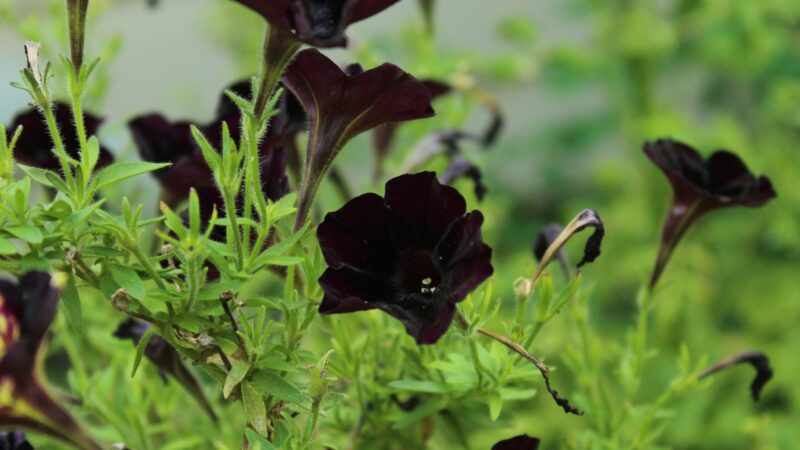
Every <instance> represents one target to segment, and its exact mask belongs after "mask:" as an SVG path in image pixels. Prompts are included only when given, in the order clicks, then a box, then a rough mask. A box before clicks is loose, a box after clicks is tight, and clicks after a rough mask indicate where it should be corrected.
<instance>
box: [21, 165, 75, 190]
mask: <svg viewBox="0 0 800 450" xmlns="http://www.w3.org/2000/svg"><path fill="white" fill-rule="evenodd" d="M17 167H19V168H20V169H22V171H23V172H25V174H26V175H28V176H29V177H31V178H33V181H35V182H37V183H39V184H43V185H45V186H50V187H52V188H56V189H60V187H66V186H65V185H64V182H63V181H61V177H59V176H58V174H57V173H55V172H53V171H52V170H47V169H40V168H38V167H33V166H26V165H24V164H17ZM53 177H55V178H57V179H58V180H59V181H60V185H59V183H58V182H55V183H54V182H53Z"/></svg>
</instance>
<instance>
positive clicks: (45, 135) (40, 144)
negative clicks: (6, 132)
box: [9, 102, 114, 171]
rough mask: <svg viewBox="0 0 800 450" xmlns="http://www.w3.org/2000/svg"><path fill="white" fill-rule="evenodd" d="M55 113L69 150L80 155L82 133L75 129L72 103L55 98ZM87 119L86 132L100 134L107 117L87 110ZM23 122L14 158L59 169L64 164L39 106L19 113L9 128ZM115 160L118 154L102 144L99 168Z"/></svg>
mask: <svg viewBox="0 0 800 450" xmlns="http://www.w3.org/2000/svg"><path fill="white" fill-rule="evenodd" d="M53 114H54V116H55V118H56V124H57V125H58V129H59V130H61V138H62V140H63V141H64V147H65V150H66V151H67V154H68V155H69V156H71V157H73V158H75V159H79V156H80V144H79V142H78V133H77V131H76V130H75V123H74V122H73V120H72V111H71V110H70V107H69V105H67V104H65V103H61V102H54V103H53ZM83 120H84V126H85V127H86V133H87V135H89V136H91V135H93V134H96V133H97V129H98V128H100V124H101V123H102V122H103V119H101V118H99V117H97V116H94V115H91V114H84V119H83ZM20 125H22V127H23V129H22V134H21V135H20V138H19V141H18V142H17V146H16V148H15V150H14V159H16V160H17V162H19V163H20V164H25V165H27V166H34V167H38V168H41V169H48V170H54V171H58V170H59V169H60V168H61V164H60V163H59V161H58V158H57V157H56V155H55V154H54V153H53V151H52V148H53V145H54V144H53V140H52V139H51V138H50V131H49V130H48V128H47V125H46V124H45V122H44V118H43V117H42V114H41V113H40V112H39V111H38V110H36V109H34V108H31V109H29V110H27V111H25V112H23V113H21V114H19V115H17V116H16V117H15V118H14V121H13V124H12V125H11V127H10V128H9V129H11V130H13V129H16V128H17V126H20ZM113 160H114V157H113V156H112V155H111V152H110V151H108V149H107V148H105V147H103V146H101V147H100V157H99V159H98V161H97V168H102V167H104V166H107V165H109V164H111V162H112V161H113Z"/></svg>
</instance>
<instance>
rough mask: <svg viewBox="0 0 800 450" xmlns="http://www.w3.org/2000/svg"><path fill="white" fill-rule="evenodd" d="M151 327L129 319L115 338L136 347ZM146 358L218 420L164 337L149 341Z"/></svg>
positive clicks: (197, 385)
mask: <svg viewBox="0 0 800 450" xmlns="http://www.w3.org/2000/svg"><path fill="white" fill-rule="evenodd" d="M148 328H150V325H149V324H147V323H145V322H140V321H138V320H136V319H132V318H128V319H126V320H125V321H123V322H122V323H121V324H119V326H118V327H117V330H116V331H115V332H114V337H116V338H119V339H130V340H132V341H133V343H134V345H138V344H139V341H141V340H142V337H144V334H145V332H147V329H148ZM144 356H146V357H147V359H148V360H149V361H150V362H152V363H153V365H155V366H156V367H157V368H158V370H159V371H160V372H161V373H162V374H166V375H169V376H171V377H173V378H175V380H177V381H178V383H180V384H181V386H183V387H184V389H186V390H187V391H189V393H190V394H191V395H192V397H194V398H195V400H197V402H198V403H200V406H201V407H202V408H203V410H205V412H206V413H207V414H208V415H209V417H211V420H213V421H215V422H216V420H217V416H216V414H215V413H214V409H213V408H212V407H211V404H210V403H209V402H208V399H206V397H205V394H203V390H202V389H201V388H200V384H199V383H198V382H197V379H196V378H195V377H194V375H193V374H192V372H190V371H189V369H188V368H187V367H186V365H185V364H184V363H183V360H182V359H181V356H180V355H179V354H178V352H177V350H175V348H174V347H173V346H172V345H170V344H169V342H167V341H166V340H164V338H163V337H161V336H159V335H157V334H154V335H152V336H151V337H150V340H148V341H147V347H145V349H144Z"/></svg>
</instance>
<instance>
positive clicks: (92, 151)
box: [87, 136, 100, 168]
mask: <svg viewBox="0 0 800 450" xmlns="http://www.w3.org/2000/svg"><path fill="white" fill-rule="evenodd" d="M87 150H88V153H89V155H88V156H89V161H88V162H89V167H91V168H94V166H96V165H97V160H98V159H100V141H98V140H97V137H96V136H92V137H90V138H89V142H88V148H87Z"/></svg>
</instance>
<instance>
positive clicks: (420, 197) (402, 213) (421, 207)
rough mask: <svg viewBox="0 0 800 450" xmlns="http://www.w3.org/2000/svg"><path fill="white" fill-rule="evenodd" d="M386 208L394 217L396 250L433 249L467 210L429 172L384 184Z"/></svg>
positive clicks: (459, 196) (458, 195) (461, 201)
mask: <svg viewBox="0 0 800 450" xmlns="http://www.w3.org/2000/svg"><path fill="white" fill-rule="evenodd" d="M386 206H388V207H389V209H390V210H391V211H392V213H393V216H394V217H395V220H394V221H393V222H394V229H393V233H394V238H395V240H396V241H397V246H398V247H402V246H407V245H413V244H414V243H416V244H418V245H422V246H425V247H427V248H433V247H434V246H435V245H436V243H437V242H438V240H439V239H440V238H441V236H443V235H444V234H445V233H446V232H447V230H448V229H449V228H450V226H451V225H452V224H453V222H455V221H456V220H457V219H458V218H460V217H461V216H463V215H464V213H465V212H466V209H467V205H466V202H465V200H464V197H462V196H461V194H459V193H458V191H456V190H455V189H453V188H452V187H450V186H443V185H441V184H440V183H439V181H438V180H437V179H436V174H435V173H433V172H420V173H417V174H413V175H401V176H399V177H397V178H394V179H392V180H390V181H389V182H388V183H386Z"/></svg>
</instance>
